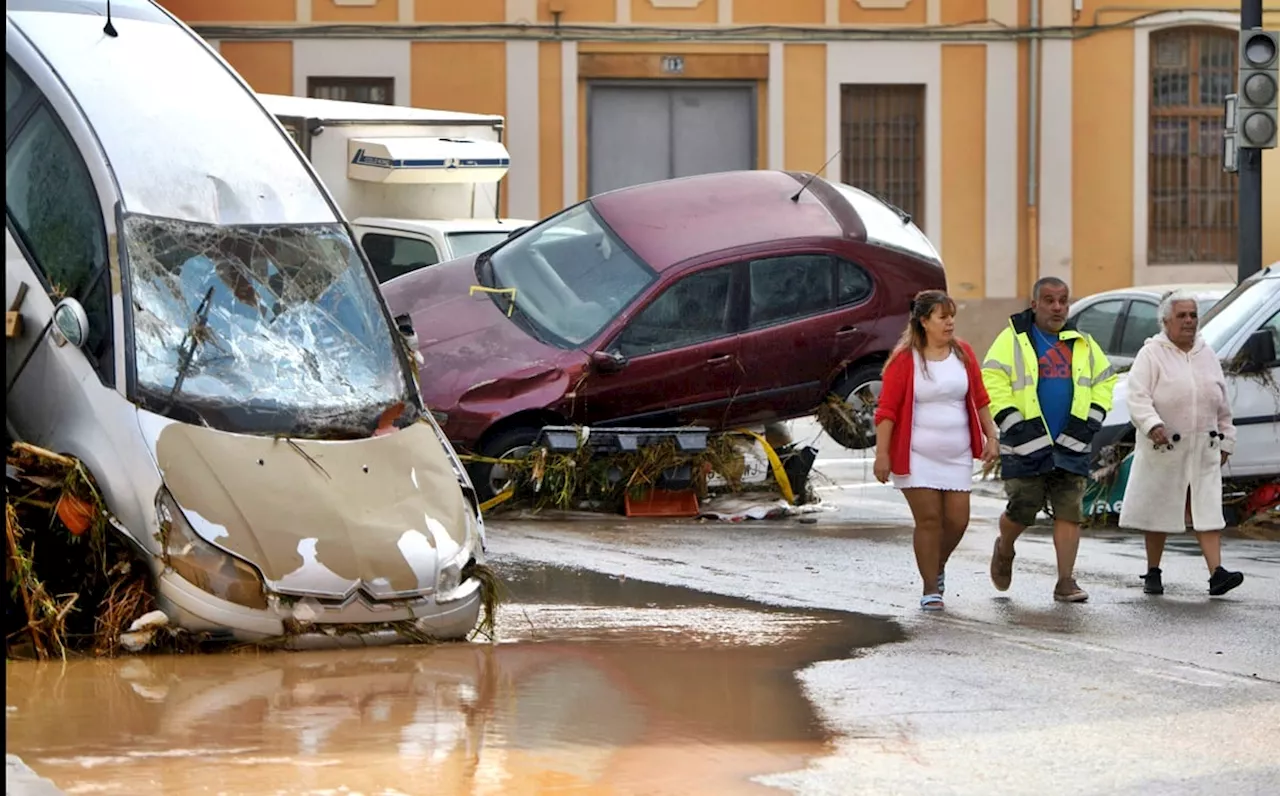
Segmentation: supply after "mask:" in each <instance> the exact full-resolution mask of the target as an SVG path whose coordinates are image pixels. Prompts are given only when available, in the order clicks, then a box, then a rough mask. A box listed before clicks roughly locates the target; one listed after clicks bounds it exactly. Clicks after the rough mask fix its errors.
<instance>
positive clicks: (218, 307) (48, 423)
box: [5, 0, 484, 646]
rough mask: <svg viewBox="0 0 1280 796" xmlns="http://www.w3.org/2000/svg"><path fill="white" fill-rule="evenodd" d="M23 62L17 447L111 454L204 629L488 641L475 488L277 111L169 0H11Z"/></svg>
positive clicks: (9, 151)
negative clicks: (480, 631) (164, 1)
mask: <svg viewBox="0 0 1280 796" xmlns="http://www.w3.org/2000/svg"><path fill="white" fill-rule="evenodd" d="M5 51H6V57H5V135H6V150H5V166H6V176H5V296H6V300H7V302H8V304H9V306H10V309H16V310H17V311H18V313H19V314H20V321H21V323H20V326H19V327H18V328H16V329H11V330H9V332H10V333H11V335H10V334H7V335H6V343H5V348H6V351H5V353H6V377H7V394H6V408H7V418H6V421H7V426H8V428H7V430H8V434H9V436H10V438H11V439H14V440H25V441H27V442H30V443H33V444H35V445H39V446H41V447H44V448H47V449H49V450H53V451H56V452H60V453H65V454H69V455H72V456H75V457H77V458H79V459H80V460H81V461H82V462H84V464H85V465H86V466H87V467H88V468H89V470H90V471H91V472H92V474H93V475H94V477H95V478H96V480H97V482H98V485H99V487H100V489H101V490H102V493H103V496H104V499H105V501H106V503H107V506H108V508H109V510H110V512H111V514H112V515H113V523H114V524H115V525H116V527H117V528H118V529H119V530H120V531H121V532H122V533H124V534H125V535H126V536H127V537H128V538H129V539H130V540H131V541H132V542H133V543H134V544H135V545H136V547H137V548H138V550H139V552H140V553H141V554H142V555H143V556H144V557H146V558H147V559H148V560H149V561H150V562H151V564H152V568H153V570H154V572H155V576H156V582H157V589H156V591H157V598H158V601H159V605H160V607H161V609H162V610H164V611H165V612H166V613H167V614H168V615H169V617H170V619H171V621H172V622H173V623H174V624H176V625H178V626H181V627H184V628H187V629H190V630H198V631H209V632H212V633H214V634H225V635H227V636H229V637H233V638H236V639H243V640H248V641H259V640H266V639H277V638H280V639H283V640H285V641H286V642H287V643H289V644H292V645H293V646H315V645H326V644H332V643H337V640H339V639H349V640H352V641H355V642H358V643H363V644H367V643H378V642H388V643H390V642H395V641H397V640H400V639H402V638H406V637H413V638H420V637H421V636H422V635H429V636H431V637H434V638H440V639H446V638H458V637H461V636H464V635H466V634H467V633H468V632H469V631H470V630H471V629H472V628H473V627H474V626H475V625H476V622H477V620H478V617H479V611H480V604H481V583H480V579H479V578H477V577H474V576H473V573H474V572H475V569H474V567H475V565H476V564H482V563H483V547H484V526H483V524H482V520H481V517H480V511H479V506H478V502H477V500H476V497H475V491H474V489H473V488H472V486H471V483H470V481H469V480H468V478H467V476H466V473H465V470H464V469H463V467H462V466H461V464H460V463H459V462H458V460H457V457H456V456H455V454H454V452H453V450H452V448H451V447H450V446H449V443H448V442H447V441H446V440H445V438H444V436H443V435H442V434H441V433H440V431H439V429H438V427H437V426H436V425H435V423H434V421H433V419H432V418H431V416H430V414H429V413H427V412H426V411H425V410H424V408H423V406H422V402H421V397H420V395H419V390H418V385H417V381H416V366H415V364H414V362H413V357H414V355H415V354H414V352H413V350H412V349H411V348H410V346H409V345H408V343H407V341H406V339H405V337H404V336H402V334H401V333H400V331H398V330H397V329H396V326H395V324H394V323H393V320H392V318H391V317H390V316H389V315H388V311H387V308H386V305H385V304H384V302H383V301H382V299H381V297H380V294H379V293H378V290H377V287H376V283H375V281H374V277H373V272H372V269H371V268H370V267H369V265H368V263H367V261H366V260H365V259H364V258H363V255H361V253H360V250H359V249H358V247H356V246H355V245H354V243H353V240H352V237H351V234H350V229H349V226H348V224H347V223H346V221H345V220H344V219H343V217H342V215H341V213H340V212H339V210H338V209H337V207H336V205H335V204H334V203H333V201H332V199H331V197H330V196H329V194H328V193H327V192H326V191H325V189H324V188H323V187H322V186H321V184H320V183H319V181H318V180H317V179H316V177H315V174H314V172H313V171H312V170H311V167H310V166H309V165H308V164H307V163H306V161H305V160H304V159H303V158H302V156H301V155H300V153H299V152H298V150H297V148H296V147H294V145H293V144H292V143H291V141H290V140H289V138H288V137H287V135H286V134H285V132H284V131H283V130H282V129H281V128H280V126H279V125H278V123H277V122H276V121H275V119H274V118H273V117H272V116H271V115H269V114H268V113H267V112H266V111H265V110H264V109H263V108H262V106H261V105H260V104H259V103H258V100H257V99H256V97H255V95H254V94H253V92H252V91H250V90H249V88H248V86H247V85H246V84H245V83H244V82H243V81H242V80H241V79H240V78H239V76H238V75H236V74H235V72H234V71H233V70H232V69H231V68H230V67H229V66H227V64H226V63H225V62H224V61H223V60H222V59H221V58H220V57H219V56H218V55H217V54H216V53H215V52H214V51H213V50H211V49H210V48H209V47H208V46H207V45H206V44H205V43H204V42H203V41H201V40H200V39H199V38H198V37H197V36H196V35H195V34H194V33H192V32H191V31H190V30H189V29H188V28H187V27H185V26H184V25H182V24H181V23H180V22H178V21H177V20H176V19H174V18H173V17H172V16H171V15H169V14H168V13H167V12H166V11H164V10H163V9H161V8H160V7H159V6H157V5H155V4H154V3H151V2H146V1H145V0H114V1H113V2H112V3H111V4H110V10H109V11H108V8H107V5H106V3H105V2H104V1H102V0H74V2H72V1H71V0H7V3H6V20H5ZM407 631H411V632H407Z"/></svg>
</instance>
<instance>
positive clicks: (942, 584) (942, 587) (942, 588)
mask: <svg viewBox="0 0 1280 796" xmlns="http://www.w3.org/2000/svg"><path fill="white" fill-rule="evenodd" d="M946 593H947V573H945V572H939V573H938V594H946Z"/></svg>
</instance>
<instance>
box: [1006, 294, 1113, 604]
mask: <svg viewBox="0 0 1280 796" xmlns="http://www.w3.org/2000/svg"><path fill="white" fill-rule="evenodd" d="M1069 304H1070V291H1069V290H1068V289H1067V283H1066V282H1063V281H1062V280H1061V279H1057V278H1055V277H1045V278H1044V279H1041V280H1040V281H1038V282H1036V284H1035V287H1034V288H1033V290H1032V296H1031V308H1030V309H1028V310H1025V311H1024V312H1020V313H1018V314H1017V315H1014V316H1012V317H1010V318H1009V325H1008V327H1006V328H1005V330H1004V331H1002V332H1001V333H1000V336H999V337H997V338H996V341H995V342H994V343H992V344H991V349H990V350H989V351H988V352H987V356H986V359H985V360H984V361H983V364H982V382H983V384H985V385H986V388H987V392H988V393H990V394H991V415H992V417H994V418H995V421H996V425H998V426H999V427H1000V471H1001V476H1002V477H1003V478H1004V484H1005V492H1006V493H1007V494H1008V496H1009V502H1008V504H1007V506H1006V507H1005V511H1004V513H1003V514H1001V515H1000V536H999V537H998V538H997V539H996V544H995V549H994V550H993V551H992V553H991V582H992V583H994V584H995V587H996V588H997V589H999V590H1000V591H1005V590H1007V589H1008V588H1009V583H1010V581H1012V579H1013V557H1014V549H1013V548H1014V542H1015V541H1017V539H1018V536H1019V535H1021V533H1022V532H1023V531H1024V530H1026V528H1027V526H1028V525H1030V524H1032V523H1033V522H1035V519H1036V514H1037V513H1039V511H1040V509H1042V508H1044V506H1045V503H1046V500H1047V502H1048V504H1049V506H1050V508H1051V509H1052V511H1053V546H1054V549H1055V550H1056V551H1057V555H1058V582H1057V585H1056V586H1054V589H1053V598H1054V599H1055V600H1058V601H1060V602H1084V601H1085V600H1087V599H1089V595H1088V594H1087V593H1086V592H1085V591H1084V589H1081V588H1080V586H1079V584H1077V583H1076V579H1075V565H1076V552H1077V550H1078V549H1079V547H1080V523H1081V521H1082V520H1083V519H1084V518H1083V516H1082V514H1083V506H1082V504H1083V502H1084V492H1085V487H1086V485H1087V479H1088V477H1089V458H1090V449H1091V443H1092V442H1093V436H1094V434H1096V433H1097V432H1098V430H1099V429H1101V428H1102V421H1103V419H1104V418H1105V417H1106V415H1107V412H1109V411H1111V393H1112V391H1113V390H1114V389H1115V384H1116V374H1115V370H1114V369H1113V368H1112V367H1111V363H1110V362H1108V361H1107V356H1106V354H1104V353H1103V352H1102V349H1101V348H1099V347H1098V344H1097V343H1096V342H1095V341H1094V339H1093V338H1092V337H1090V336H1089V335H1088V334H1085V333H1082V332H1079V331H1077V330H1076V329H1074V328H1072V326H1070V325H1068V324H1067V322H1066V321H1067V309H1068V306H1069Z"/></svg>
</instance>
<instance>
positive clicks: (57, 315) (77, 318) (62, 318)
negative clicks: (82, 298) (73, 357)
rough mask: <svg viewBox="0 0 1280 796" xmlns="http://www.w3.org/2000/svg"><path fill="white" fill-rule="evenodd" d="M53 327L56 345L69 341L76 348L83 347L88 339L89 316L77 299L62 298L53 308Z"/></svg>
mask: <svg viewBox="0 0 1280 796" xmlns="http://www.w3.org/2000/svg"><path fill="white" fill-rule="evenodd" d="M53 328H54V331H55V333H56V334H55V339H58V340H60V341H61V342H59V343H58V345H65V344H66V343H70V344H71V345H73V346H75V347H76V348H84V344H85V342H86V341H88V339H89V316H88V314H86V313H85V311H84V307H83V306H82V305H81V304H80V302H79V301H76V300H75V299H73V298H64V299H62V300H61V301H59V302H58V304H57V306H55V307H54V308H53Z"/></svg>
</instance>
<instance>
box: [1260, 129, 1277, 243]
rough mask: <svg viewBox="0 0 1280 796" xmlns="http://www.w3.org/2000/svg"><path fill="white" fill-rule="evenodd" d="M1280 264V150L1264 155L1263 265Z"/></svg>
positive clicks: (1269, 150)
mask: <svg viewBox="0 0 1280 796" xmlns="http://www.w3.org/2000/svg"><path fill="white" fill-rule="evenodd" d="M1276 262H1280V149H1268V150H1267V151H1265V152H1263V153H1262V264H1263V265H1270V264H1271V263H1276Z"/></svg>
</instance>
